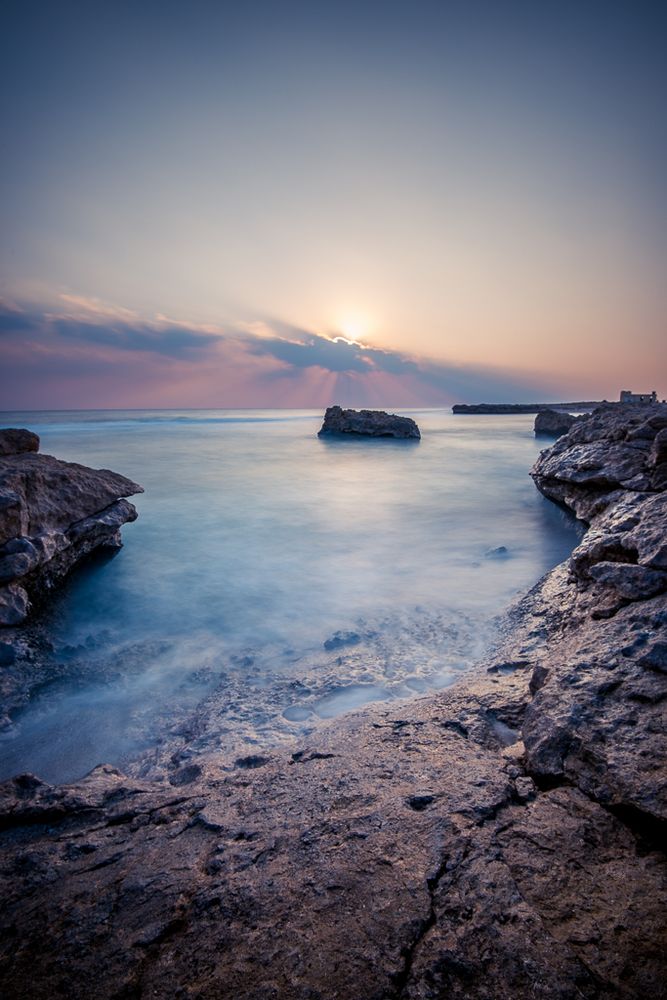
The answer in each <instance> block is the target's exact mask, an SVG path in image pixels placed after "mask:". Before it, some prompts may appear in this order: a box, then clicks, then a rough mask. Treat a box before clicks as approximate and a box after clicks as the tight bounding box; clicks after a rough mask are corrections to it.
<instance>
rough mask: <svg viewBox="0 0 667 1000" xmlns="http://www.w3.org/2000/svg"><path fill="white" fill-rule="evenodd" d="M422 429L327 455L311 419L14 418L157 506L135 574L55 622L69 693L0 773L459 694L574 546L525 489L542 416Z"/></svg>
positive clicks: (9, 750) (425, 418) (82, 768)
mask: <svg viewBox="0 0 667 1000" xmlns="http://www.w3.org/2000/svg"><path fill="white" fill-rule="evenodd" d="M411 415H412V416H414V417H415V419H416V420H417V421H418V423H419V425H420V427H421V430H422V440H421V442H418V443H412V442H401V441H391V440H385V439H383V440H376V441H372V440H364V439H349V440H338V439H336V440H333V439H324V440H321V439H318V438H317V430H318V429H319V426H320V422H321V413H320V412H314V411H312V412H306V411H283V410H281V411H266V410H259V411H238V410H236V411H182V412H175V411H114V412H110V411H96V412H93V411H87V412H54V413H45V412H42V413H13V414H7V413H4V414H1V415H0V420H1V421H2V424H3V425H5V426H7V425H10V426H25V427H29V428H30V429H32V430H34V431H36V432H37V433H38V434H39V435H40V437H41V439H42V448H41V450H42V451H43V452H47V453H50V454H54V455H57V456H58V457H59V458H62V459H66V460H70V461H77V462H82V463H84V464H87V465H92V466H96V467H106V468H111V469H114V470H116V471H117V472H121V473H123V474H124V475H127V476H129V477H130V478H131V479H134V480H136V481H137V482H139V483H141V484H142V485H143V486H144V488H145V491H146V492H145V494H143V495H141V496H139V497H136V498H134V499H133V502H134V503H136V505H137V507H138V509H139V515H140V516H139V520H138V521H137V522H135V523H134V524H131V525H127V526H126V527H125V528H124V529H123V537H124V541H125V546H124V548H123V549H122V551H121V552H120V554H119V555H118V556H117V557H115V558H114V559H111V560H109V561H107V562H102V563H99V564H95V565H93V566H90V567H88V568H86V570H85V571H82V572H79V573H77V574H75V575H74V577H73V578H72V579H71V581H70V583H69V585H68V586H67V588H66V589H65V590H64V591H63V593H62V594H61V596H60V597H59V598H58V599H57V600H56V602H55V605H54V607H53V608H52V609H51V610H50V611H49V612H48V616H47V625H48V628H49V629H50V632H51V634H52V637H53V644H54V653H53V661H54V662H53V681H52V683H47V684H46V685H43V686H42V688H41V689H40V693H39V695H37V696H36V697H35V698H34V699H33V701H32V702H31V704H30V706H29V707H28V708H27V709H24V710H22V711H21V712H20V713H18V714H17V715H16V717H15V719H14V723H15V725H14V726H13V727H12V728H11V729H10V730H9V731H8V732H7V733H6V734H5V735H4V737H3V738H2V741H0V775H1V776H7V775H9V774H14V773H16V772H18V771H24V770H30V771H34V772H36V773H38V774H40V775H41V776H42V777H45V778H47V779H48V780H53V781H62V780H69V779H73V778H77V777H80V776H81V775H82V774H84V773H85V772H86V771H87V770H89V769H90V768H91V767H93V766H94V765H96V764H97V763H99V762H101V761H109V762H111V763H120V764H123V763H127V761H129V760H132V759H133V756H134V757H136V756H137V755H138V754H141V753H142V752H145V751H146V748H148V747H150V746H151V745H153V744H158V743H159V742H160V741H161V740H165V738H167V737H168V738H169V739H178V738H180V739H182V740H183V742H186V741H187V740H188V739H189V740H190V744H191V745H194V744H192V725H190V729H189V730H188V719H190V720H191V719H192V718H193V717H194V715H197V716H198V717H199V723H198V725H199V728H200V729H202V723H201V717H202V715H206V713H207V712H208V714H207V715H206V718H207V720H208V721H207V724H206V725H205V726H203V729H204V730H205V736H204V737H202V742H201V748H210V746H211V740H212V739H213V738H214V737H213V736H212V735H211V734H212V733H214V734H215V739H217V740H218V745H219V746H221V747H223V748H224V746H225V745H226V742H227V743H229V744H230V745H232V744H234V745H235V744H236V742H237V741H239V740H240V741H241V742H245V743H247V744H248V745H256V744H257V745H260V744H262V745H263V744H265V743H267V742H269V743H270V742H271V740H279V739H283V738H285V737H286V736H287V735H289V734H290V733H292V732H297V731H299V728H302V729H303V728H308V727H309V726H312V725H314V724H316V723H317V721H318V720H319V719H322V718H327V717H330V716H332V715H335V714H337V713H339V712H341V711H345V710H346V709H349V708H351V707H354V706H355V705H358V704H361V703H363V702H365V701H369V700H376V699H382V698H397V697H405V696H408V695H410V694H414V693H415V692H419V691H422V690H426V689H428V688H431V687H441V686H443V685H445V684H447V683H450V682H451V680H452V679H453V678H454V677H455V676H456V674H457V671H459V670H461V669H462V668H464V667H465V666H466V665H467V664H469V663H470V662H471V661H472V660H473V659H474V658H475V657H476V656H478V655H479V654H480V653H481V652H482V649H483V646H484V643H485V642H486V641H487V640H488V638H489V627H490V620H491V619H492V618H493V616H494V615H495V614H497V613H498V612H500V611H501V610H502V609H503V608H504V607H505V606H506V605H507V604H508V602H509V601H510V600H511V599H512V598H513V597H514V596H515V595H517V594H518V593H520V592H521V591H524V590H526V589H527V588H528V587H529V586H531V585H532V584H533V583H534V582H535V581H536V580H537V579H538V578H539V577H540V576H541V575H542V574H543V573H544V572H545V571H546V570H548V569H549V568H551V567H552V566H554V565H555V564H556V563H558V562H560V561H561V560H562V559H563V558H565V557H566V556H567V554H568V553H569V551H570V550H571V548H572V547H573V545H574V544H575V541H576V527H575V526H574V524H573V522H572V521H571V520H570V519H568V518H567V517H566V515H564V514H563V513H562V512H561V511H560V510H558V509H557V508H556V507H555V506H553V505H552V504H550V503H549V502H548V501H546V500H544V499H543V498H542V497H541V496H540V495H539V494H538V492H537V491H536V489H535V487H534V486H533V484H532V481H531V480H530V478H529V476H528V471H529V469H530V467H531V465H532V463H533V461H534V460H535V458H536V456H537V453H538V451H539V447H540V445H539V444H538V443H536V441H535V439H534V437H533V434H532V422H533V417H532V416H530V415H527V416H524V415H518V416H514V415H513V416H493V417H488V416H454V415H452V414H451V413H450V412H449V411H444V410H427V411H418V412H417V411H411ZM501 546H502V547H504V548H505V549H506V552H504V553H503V552H500V553H498V552H494V551H493V550H496V549H498V548H499V547H501ZM179 727H180V728H179ZM207 727H208V728H207ZM195 743H196V741H195Z"/></svg>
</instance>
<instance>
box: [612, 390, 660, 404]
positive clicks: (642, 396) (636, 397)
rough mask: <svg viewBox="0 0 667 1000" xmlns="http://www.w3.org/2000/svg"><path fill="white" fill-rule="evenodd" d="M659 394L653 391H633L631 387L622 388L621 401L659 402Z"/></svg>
mask: <svg viewBox="0 0 667 1000" xmlns="http://www.w3.org/2000/svg"><path fill="white" fill-rule="evenodd" d="M657 402H658V395H657V393H656V391H655V389H654V390H653V392H632V390H631V389H621V403H657Z"/></svg>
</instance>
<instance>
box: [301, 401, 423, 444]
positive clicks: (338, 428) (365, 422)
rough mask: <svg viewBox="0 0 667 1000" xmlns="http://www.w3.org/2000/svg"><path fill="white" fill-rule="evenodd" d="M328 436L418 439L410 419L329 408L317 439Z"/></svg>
mask: <svg viewBox="0 0 667 1000" xmlns="http://www.w3.org/2000/svg"><path fill="white" fill-rule="evenodd" d="M328 434H358V435H362V436H365V437H391V438H420V437H421V434H420V432H419V428H418V427H417V424H416V423H415V421H414V420H413V419H412V417H399V416H397V415H396V414H395V413H385V411H384V410H344V409H342V407H340V406H329V407H328V408H327V411H326V413H325V414H324V423H323V424H322V427H321V428H320V431H319V437H323V436H326V435H328Z"/></svg>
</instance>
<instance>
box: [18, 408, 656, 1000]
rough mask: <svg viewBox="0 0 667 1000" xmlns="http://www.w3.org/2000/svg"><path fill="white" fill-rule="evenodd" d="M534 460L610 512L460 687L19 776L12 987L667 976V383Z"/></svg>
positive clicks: (560, 485)
mask: <svg viewBox="0 0 667 1000" xmlns="http://www.w3.org/2000/svg"><path fill="white" fill-rule="evenodd" d="M533 476H534V479H535V482H536V485H537V486H538V488H539V489H540V490H542V492H544V493H545V495H547V496H549V497H550V498H551V499H553V500H554V501H556V502H558V503H561V504H563V505H565V506H567V507H568V508H569V509H571V510H573V511H574V512H575V513H576V514H577V515H578V516H579V517H580V518H582V519H583V520H585V521H586V522H587V523H588V524H589V525H590V527H589V529H588V532H587V533H586V535H585V536H584V538H583V540H582V542H581V543H580V545H579V546H577V548H576V549H575V550H574V552H573V553H572V556H571V558H570V560H569V561H568V562H567V563H565V564H562V565H561V566H559V567H557V568H556V569H555V570H553V571H552V572H551V573H549V574H548V575H547V576H546V577H545V578H544V579H543V580H542V581H541V582H540V583H539V584H538V585H537V586H536V587H535V588H533V590H532V591H531V592H530V593H529V594H528V595H527V596H526V597H525V598H524V599H523V600H522V601H521V602H519V604H518V605H517V606H516V607H515V608H513V609H512V610H511V611H510V612H509V613H508V615H507V618H506V620H505V623H504V628H503V634H502V638H501V641H500V642H499V644H498V646H497V648H496V650H495V651H494V653H493V655H492V656H491V657H489V658H488V659H487V660H486V661H485V662H483V663H481V664H479V665H478V666H477V667H476V668H475V669H474V670H472V671H471V673H470V674H468V675H466V676H465V677H464V678H463V679H462V680H461V681H460V682H459V683H457V684H456V685H454V686H453V687H451V688H448V689H447V690H445V691H443V692H440V693H438V694H434V695H429V696H427V697H423V698H420V699H417V700H414V701H409V702H403V703H400V704H393V705H390V706H387V705H386V704H384V705H380V706H373V707H368V708H366V709H364V710H361V711H358V712H356V713H353V714H351V715H349V716H347V717H344V718H342V719H339V720H337V721H335V722H334V723H332V724H330V725H324V726H322V727H321V728H319V729H318V730H316V732H314V733H313V734H312V735H311V736H310V737H309V738H308V740H306V741H305V742H304V743H303V745H302V746H300V747H299V748H298V749H296V750H293V748H290V749H276V750H271V751H270V752H268V751H267V752H266V753H264V752H263V753H261V754H259V753H258V754H254V755H250V756H245V757H239V758H237V759H225V758H224V757H222V756H221V755H220V754H216V753H214V752H211V751H207V752H206V753H205V754H193V755H191V756H188V755H187V754H182V755H179V756H178V757H176V758H174V760H173V761H172V762H171V766H170V768H169V771H168V773H167V774H166V775H165V777H164V779H163V780H161V781H159V780H156V781H145V780H144V781H142V780H138V779H135V778H129V777H127V776H125V775H123V774H121V773H120V772H119V771H117V770H116V769H114V768H112V767H110V766H108V765H102V766H100V767H98V768H96V769H95V770H94V771H93V772H91V774H90V775H88V776H87V777H86V778H85V779H83V780H82V781H80V782H78V783H76V784H74V785H67V786H59V787H52V786H49V785H47V784H45V783H44V782H42V781H40V780H39V779H38V778H36V777H34V776H21V777H18V778H15V779H13V780H12V781H8V782H5V783H4V784H3V785H2V786H0V800H1V805H0V825H1V826H2V829H3V832H2V835H1V836H2V858H3V864H2V873H1V880H2V894H3V899H4V902H5V906H4V909H3V914H2V917H0V927H2V945H1V946H0V948H1V951H0V974H1V976H2V982H3V992H4V995H5V996H7V997H31V998H42V997H43V998H47V997H48V998H51V997H53V996H54V995H63V996H67V997H73V998H79V997H80V998H84V997H85V998H89V997H100V998H112V997H113V998H118V1000H120V998H128V1000H129V998H135V997H144V996H153V997H165V998H166V997H183V998H185V997H192V998H195V997H196V998H211V1000H212V998H220V997H229V998H253V1000H259V998H262V1000H264V998H270V997H273V998H280V1000H282V998H286V1000H291V998H298V1000H302V998H303V1000H306V998H308V1000H315V998H318V1000H328V998H331V997H338V998H342V1000H371V998H373V1000H381V998H383V1000H394V998H395V1000H399V998H406V1000H417V998H419V1000H425V998H436V997H461V998H464V997H465V998H468V997H474V998H486V1000H504V998H507V1000H509V998H512V1000H515V998H526V1000H527V998H534V997H540V998H554V1000H556V998H558V1000H569V998H580V997H586V998H597V997H602V998H606V997H626V998H635V997H636V998H639V997H645V996H649V995H650V996H652V997H656V998H660V997H664V996H667V987H666V986H665V983H666V982H667V976H666V972H667V968H666V966H667V962H666V961H665V954H666V952H665V943H666V940H665V916H664V915H665V912H666V904H667V878H666V876H667V865H666V863H665V857H664V842H665V841H664V826H665V820H666V819H667V815H666V814H667V784H666V782H665V759H666V754H665V740H664V732H665V729H664V721H665V719H664V706H665V694H666V692H667V682H666V681H665V672H666V671H667V642H666V641H665V626H666V625H667V492H666V487H667V406H660V405H656V406H651V407H648V406H643V407H633V406H629V407H619V406H616V407H614V408H613V409H611V408H610V409H606V410H605V409H604V408H603V409H600V410H598V411H596V412H595V413H594V414H593V415H591V416H590V417H588V418H585V419H584V420H581V421H579V422H577V424H575V425H574V426H573V427H572V429H571V431H570V432H569V433H568V434H567V435H566V436H565V437H562V438H560V439H559V440H558V441H557V442H556V444H555V445H554V446H553V447H552V448H550V449H549V450H547V451H546V452H543V453H542V454H541V456H540V458H539V460H538V462H537V463H536V466H535V468H534V470H533Z"/></svg>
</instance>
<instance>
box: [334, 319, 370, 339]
mask: <svg viewBox="0 0 667 1000" xmlns="http://www.w3.org/2000/svg"><path fill="white" fill-rule="evenodd" d="M336 328H337V330H338V332H339V333H340V335H341V336H342V337H344V338H345V340H355V341H357V342H362V341H364V340H366V339H367V338H368V336H369V334H370V331H371V324H370V322H369V320H368V318H367V317H366V316H362V315H361V313H345V314H344V315H343V316H341V318H340V319H339V321H338V323H337V324H336Z"/></svg>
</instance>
